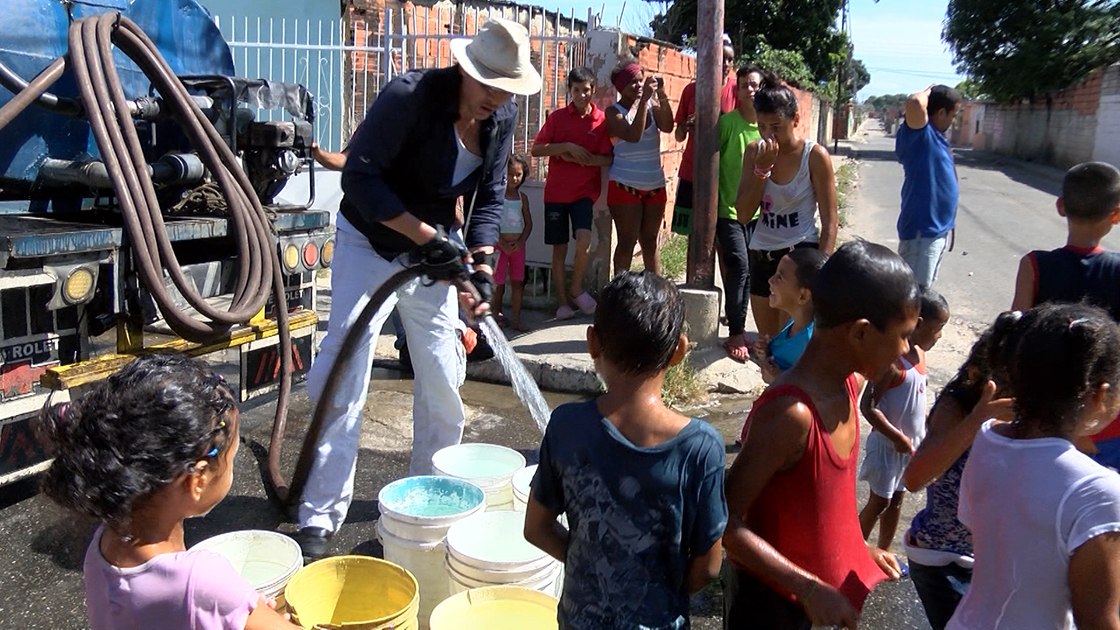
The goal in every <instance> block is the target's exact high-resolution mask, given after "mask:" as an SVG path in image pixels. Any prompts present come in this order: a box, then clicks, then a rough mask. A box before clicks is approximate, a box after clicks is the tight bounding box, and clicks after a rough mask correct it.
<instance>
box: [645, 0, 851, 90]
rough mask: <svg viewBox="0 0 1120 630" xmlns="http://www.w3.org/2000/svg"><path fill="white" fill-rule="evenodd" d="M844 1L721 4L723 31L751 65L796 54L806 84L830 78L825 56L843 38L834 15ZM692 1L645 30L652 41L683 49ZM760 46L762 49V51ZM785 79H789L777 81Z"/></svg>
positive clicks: (678, 2)
mask: <svg viewBox="0 0 1120 630" xmlns="http://www.w3.org/2000/svg"><path fill="white" fill-rule="evenodd" d="M843 4H844V0H726V3H725V5H724V30H725V31H727V33H729V34H730V35H731V39H732V41H733V42H734V44H735V50H736V51H738V52H739V53H740V54H743V55H745V56H746V57H747V58H748V59H749V60H750V61H751V62H752V63H758V64H759V65H761V66H763V68H764V69H766V70H771V68H767V67H766V66H765V65H764V64H762V63H760V60H759V59H758V58H757V57H758V55H760V54H763V53H765V52H767V51H786V52H792V53H798V54H800V55H801V58H802V60H803V62H804V64H805V66H806V67H807V68H808V69H809V73H810V77H811V82H825V81H828V80H830V79H834V78H835V77H836V64H835V63H833V61H832V59H831V58H830V54H835V53H838V52H841V51H842V50H843V45H844V39H843V37H842V36H841V34H840V32H839V30H837V28H836V16H837V15H838V14H839V12H840V7H841V6H842V5H843ZM696 11H697V0H675V1H674V2H673V4H672V5H671V6H670V7H669V9H668V10H667V11H665V12H663V13H660V14H659V15H657V16H656V17H655V18H654V19H653V22H652V23H651V26H652V27H653V32H654V35H655V36H656V37H657V39H660V40H663V41H667V42H670V43H673V44H679V45H684V44H686V43H687V42H688V41H689V39H690V38H692V37H695V36H696ZM763 44H765V46H766V48H763ZM783 78H786V79H787V80H789V77H783Z"/></svg>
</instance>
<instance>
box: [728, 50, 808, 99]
mask: <svg viewBox="0 0 1120 630" xmlns="http://www.w3.org/2000/svg"><path fill="white" fill-rule="evenodd" d="M741 61H742V65H747V64H753V65H756V66H758V67H759V68H762V69H763V70H765V71H766V72H770V73H773V74H776V75H778V76H779V77H781V78H782V79H784V80H785V81H786V82H787V83H789V84H790V85H792V86H794V87H803V86H805V85H810V84H812V83H813V73H812V71H811V70H809V66H807V65H806V64H805V58H804V57H802V56H801V53H799V52H797V51H795V50H778V49H776V48H771V47H770V44H767V43H766V40H765V39H763V40H762V41H761V42H759V44H758V49H757V50H756V51H755V53H754V54H753V55H743V56H742V58H741Z"/></svg>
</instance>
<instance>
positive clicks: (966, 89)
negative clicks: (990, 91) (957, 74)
mask: <svg viewBox="0 0 1120 630" xmlns="http://www.w3.org/2000/svg"><path fill="white" fill-rule="evenodd" d="M956 90H957V91H958V92H960V93H961V96H963V97H964V98H965V99H967V100H970V101H978V100H981V99H984V98H987V95H986V94H984V89H983V88H981V87H980V85H979V84H977V83H976V82H975V81H973V80H972V79H965V80H964V81H961V82H960V83H958V84H957V87H956Z"/></svg>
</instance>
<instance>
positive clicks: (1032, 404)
mask: <svg viewBox="0 0 1120 630" xmlns="http://www.w3.org/2000/svg"><path fill="white" fill-rule="evenodd" d="M1007 352H1008V354H1007V356H1008V359H1009V360H1008V361H1007V371H1008V377H1009V380H1010V384H1011V391H1012V393H1013V394H1014V395H1015V417H1016V419H1017V420H1018V421H1019V422H1022V423H1023V424H1025V425H1027V426H1033V427H1035V428H1037V429H1041V430H1042V431H1044V432H1054V433H1060V432H1063V431H1066V430H1068V428H1069V427H1070V426H1071V423H1074V422H1076V421H1077V419H1078V418H1077V416H1078V414H1079V413H1080V412H1081V409H1082V407H1083V406H1084V405H1085V402H1086V398H1087V397H1088V396H1090V395H1092V394H1093V393H1094V392H1095V391H1096V389H1097V388H1098V387H1100V385H1101V384H1102V383H1107V384H1108V385H1109V386H1110V387H1111V388H1113V390H1115V388H1116V387H1117V385H1118V384H1120V328H1117V326H1116V323H1115V322H1113V321H1112V318H1111V317H1109V315H1108V313H1107V312H1105V311H1104V310H1102V309H1100V308H1097V307H1095V306H1090V305H1088V304H1061V303H1051V304H1044V305H1042V306H1039V307H1036V308H1034V309H1032V310H1030V311H1028V312H1027V313H1026V314H1024V315H1023V319H1022V320H1021V321H1020V322H1019V324H1018V325H1017V326H1016V327H1015V331H1014V332H1013V333H1012V338H1011V339H1010V340H1009V341H1008V346H1007ZM1110 419H1111V418H1110Z"/></svg>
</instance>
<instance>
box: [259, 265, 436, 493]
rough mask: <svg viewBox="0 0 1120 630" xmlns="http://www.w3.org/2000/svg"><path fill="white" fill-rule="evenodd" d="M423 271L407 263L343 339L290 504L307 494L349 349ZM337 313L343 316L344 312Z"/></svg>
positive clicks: (376, 293) (347, 364) (310, 428)
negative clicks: (393, 297)
mask: <svg viewBox="0 0 1120 630" xmlns="http://www.w3.org/2000/svg"><path fill="white" fill-rule="evenodd" d="M423 274H424V269H423V268H422V267H420V266H416V267H407V268H405V269H402V270H401V271H398V272H397V273H395V274H393V275H391V276H389V278H388V279H387V280H386V281H385V283H384V284H382V285H381V286H380V287H378V288H377V290H376V291H374V292H373V295H371V296H370V298H369V302H367V303H366V306H365V308H364V309H362V312H361V313H360V314H359V315H358V318H357V319H356V320H354V323H353V324H352V325H351V326H350V330H349V331H348V332H347V333H346V338H345V339H344V340H343V341H342V350H341V351H340V352H339V353H338V357H337V358H336V359H335V361H334V365H332V366H331V371H330V374H328V375H327V380H326V383H325V384H324V385H323V391H322V392H321V393H320V394H319V400H318V402H316V403H315V414H314V415H313V416H311V425H310V426H308V427H307V435H305V436H304V438H303V447H302V449H301V450H300V453H299V459H298V460H297V461H296V470H295V472H294V473H292V484H291V485H290V486H289V487H288V497H287V499H288V504H289V505H295V504H296V503H297V502H298V501H299V499H300V495H302V494H303V486H304V485H306V484H307V478H308V476H309V475H310V474H311V465H312V464H313V463H315V449H316V448H317V447H318V445H319V435H320V434H321V433H322V431H323V421H324V418H325V417H326V414H327V410H328V409H330V406H331V404H332V401H333V399H334V395H335V391H336V390H337V389H338V383H339V382H340V381H341V380H342V374H343V373H344V372H345V371H346V369H347V368H348V367H350V362H351V358H352V357H353V356H354V354H353V353H350V352H348V350H349V349H351V348H354V347H356V346H358V342H359V341H360V340H361V337H362V335H364V334H366V329H367V328H369V324H370V322H371V321H373V316H374V315H376V314H377V309H379V308H381V305H382V304H384V303H385V300H387V299H389V296H390V295H392V294H393V292H395V291H396V290H397V289H399V288H401V286H403V285H404V284H405V283H406V282H409V281H410V280H412V279H414V278H419V277H420V276H421V275H423ZM337 315H338V316H340V317H341V316H342V313H338V314H337ZM280 437H283V436H277V434H276V426H275V425H273V434H272V440H273V441H274V442H275V441H277V440H278V439H280Z"/></svg>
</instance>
